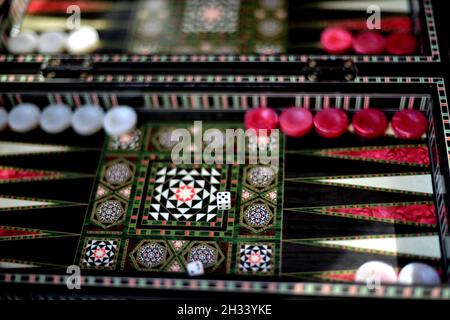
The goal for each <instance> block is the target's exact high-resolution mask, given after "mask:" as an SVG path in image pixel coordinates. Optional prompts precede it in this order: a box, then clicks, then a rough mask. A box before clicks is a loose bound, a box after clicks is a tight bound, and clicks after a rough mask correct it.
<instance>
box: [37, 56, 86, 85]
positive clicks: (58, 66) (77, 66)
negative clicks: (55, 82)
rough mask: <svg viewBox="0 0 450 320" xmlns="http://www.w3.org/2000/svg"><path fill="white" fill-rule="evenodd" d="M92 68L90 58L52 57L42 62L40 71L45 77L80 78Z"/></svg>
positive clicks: (84, 76)
mask: <svg viewBox="0 0 450 320" xmlns="http://www.w3.org/2000/svg"><path fill="white" fill-rule="evenodd" d="M92 68H93V65H92V62H91V59H89V58H88V57H82V58H70V59H67V58H66V59H62V58H53V59H50V60H48V61H47V62H45V63H43V64H42V66H41V73H42V75H43V76H44V77H45V78H46V79H49V80H50V79H77V80H82V79H84V78H86V76H87V75H88V74H89V73H91V71H92Z"/></svg>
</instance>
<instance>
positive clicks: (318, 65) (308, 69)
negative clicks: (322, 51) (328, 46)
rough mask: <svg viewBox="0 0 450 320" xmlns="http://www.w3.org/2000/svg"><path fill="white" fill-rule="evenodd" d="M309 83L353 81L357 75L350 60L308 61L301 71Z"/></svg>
mask: <svg viewBox="0 0 450 320" xmlns="http://www.w3.org/2000/svg"><path fill="white" fill-rule="evenodd" d="M302 73H303V76H304V77H305V79H306V80H309V81H314V82H317V81H353V80H355V78H356V77H357V75H358V70H357V67H356V65H355V62H354V61H353V60H351V59H348V60H343V59H333V60H309V61H308V62H307V64H306V66H305V67H304V68H303V70H302Z"/></svg>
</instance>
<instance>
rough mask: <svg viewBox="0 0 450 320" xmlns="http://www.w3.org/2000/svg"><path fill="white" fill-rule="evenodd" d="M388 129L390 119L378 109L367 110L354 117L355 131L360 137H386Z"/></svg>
mask: <svg viewBox="0 0 450 320" xmlns="http://www.w3.org/2000/svg"><path fill="white" fill-rule="evenodd" d="M387 128H388V119H387V117H386V116H385V115H384V113H383V112H382V111H380V110H377V109H365V110H361V111H359V112H357V113H356V114H355V116H354V117H353V129H354V130H355V133H356V134H357V135H359V136H360V137H363V138H366V139H375V138H379V137H382V136H384V134H385V133H386V130H387Z"/></svg>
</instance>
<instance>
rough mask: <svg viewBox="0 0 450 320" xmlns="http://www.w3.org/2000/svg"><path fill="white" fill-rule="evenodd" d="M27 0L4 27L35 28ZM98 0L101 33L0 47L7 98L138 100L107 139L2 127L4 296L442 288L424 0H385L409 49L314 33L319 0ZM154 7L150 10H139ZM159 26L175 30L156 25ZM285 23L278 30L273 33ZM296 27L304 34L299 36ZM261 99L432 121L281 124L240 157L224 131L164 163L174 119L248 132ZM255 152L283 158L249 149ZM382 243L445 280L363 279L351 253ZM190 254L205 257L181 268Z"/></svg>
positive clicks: (193, 128)
mask: <svg viewBox="0 0 450 320" xmlns="http://www.w3.org/2000/svg"><path fill="white" fill-rule="evenodd" d="M33 2H35V6H33ZM38 2H39V1H37V0H35V1H30V3H28V2H26V1H25V2H22V1H18V2H17V3H10V2H9V1H5V3H7V4H8V6H6V5H3V7H2V8H6V7H7V9H8V10H10V11H8V10H7V12H8V14H7V17H8V18H7V19H6V20H5V21H4V24H3V25H4V26H6V27H5V28H4V29H1V30H2V31H5V32H6V31H7V32H8V33H9V32H11V30H14V26H17V23H21V24H23V25H25V26H27V27H30V28H31V27H34V28H35V31H36V32H42V31H43V30H42V29H39V28H43V26H44V24H42V22H41V23H38V22H39V21H40V20H39V19H38V18H39V14H43V13H42V12H41V11H39V10H41V9H39V8H41V7H39V6H38V5H37V3H38ZM41 2H42V1H41ZM335 2H339V1H335ZM386 2H388V1H386ZM394 2H395V1H394ZM397 2H400V1H397ZM100 3H102V5H103V7H101V6H100V7H98V8H96V9H95V8H94V9H93V7H90V10H92V12H90V13H89V14H88V19H89V21H90V23H92V24H93V25H95V26H96V27H97V28H98V29H99V30H100V38H101V43H102V45H101V46H100V48H98V50H97V51H95V52H92V53H90V54H88V55H67V54H63V55H49V54H41V53H36V52H33V53H29V54H19V55H17V54H15V55H13V54H9V53H8V52H7V48H6V49H4V50H5V52H4V53H2V54H0V63H1V67H3V69H0V105H1V106H4V107H5V109H6V110H12V109H13V108H14V106H16V105H18V104H21V103H33V104H35V105H37V106H38V107H39V108H40V109H43V108H45V107H46V106H47V105H49V104H54V103H58V104H64V105H67V106H69V107H70V108H71V109H72V110H77V109H78V108H80V106H82V105H85V104H95V105H98V106H100V107H102V108H103V109H104V110H106V111H107V110H110V109H112V108H114V107H115V106H119V105H127V106H131V107H133V108H134V109H135V110H136V111H137V113H138V116H139V117H138V119H139V121H138V125H137V126H136V128H135V129H133V131H131V132H129V133H127V134H124V135H121V136H118V137H109V136H107V135H106V134H105V133H104V132H98V133H96V134H95V135H92V136H89V137H84V136H80V135H77V134H76V133H75V132H74V131H73V130H72V129H68V130H66V131H65V132H64V133H61V134H57V135H51V134H47V133H44V132H43V131H42V130H40V129H35V130H33V131H30V132H28V133H17V132H12V131H11V130H8V129H6V130H4V131H2V132H0V283H1V284H2V287H1V288H0V292H1V294H2V296H3V297H5V298H6V299H8V298H11V297H15V296H25V297H27V298H31V299H47V298H60V297H71V298H79V297H85V298H86V297H90V298H96V299H100V298H102V297H105V295H104V294H105V291H104V290H108V293H107V295H108V296H114V297H130V296H140V297H142V296H146V297H148V296H153V295H155V296H157V295H159V294H163V295H164V294H167V292H169V293H170V292H172V291H173V292H177V294H178V295H183V294H182V292H184V291H192V292H194V293H195V294H198V295H201V294H210V293H211V294H213V293H217V294H220V293H259V294H276V295H291V296H316V297H317V296H321V297H346V298H350V297H356V298H361V297H373V298H393V299H449V298H450V288H448V286H447V285H446V282H447V279H448V275H449V264H448V222H447V221H448V220H447V208H448V195H447V192H446V189H448V187H449V186H448V181H449V168H450V167H449V162H448V157H449V154H448V148H449V146H448V141H449V139H450V137H449V134H450V128H449V111H448V99H447V95H446V90H447V87H446V81H447V76H446V75H445V74H443V73H441V72H440V71H437V70H438V69H439V68H440V65H439V63H440V62H445V61H447V57H445V55H443V54H442V52H441V51H439V46H438V41H437V34H436V25H435V20H434V15H433V7H432V3H431V1H428V0H425V1H411V2H409V1H408V3H409V6H408V10H407V12H406V13H405V10H404V8H403V7H401V8H403V9H398V8H397V7H396V9H395V10H394V12H393V13H392V14H390V15H389V19H398V18H399V16H398V14H396V13H398V12H397V11H398V10H400V11H401V14H400V16H402V17H403V18H404V17H405V15H406V16H408V17H411V21H412V25H411V28H412V29H409V31H410V32H412V33H413V34H414V35H416V37H417V41H418V43H419V46H418V47H417V50H416V51H415V52H414V53H412V54H408V55H389V54H386V55H364V54H354V53H352V52H349V53H348V54H345V55H332V54H326V53H324V52H323V50H322V49H321V48H320V44H319V46H317V44H316V45H311V43H312V42H317V41H319V40H320V30H321V29H320V28H319V27H317V24H318V23H319V22H318V19H317V18H315V17H316V16H318V15H320V14H323V13H324V12H328V11H327V10H330V12H332V11H333V10H331V9H326V7H325V9H324V8H321V7H316V6H313V5H312V2H311V1H302V2H299V3H300V4H295V5H294V4H292V2H291V1H248V2H247V1H238V0H236V1H235V0H230V1H225V0H224V1H211V2H209V1H208V3H206V2H205V1H200V0H198V1H197V0H195V1H194V0H187V1H179V2H178V1H156V0H152V1H136V2H134V1H133V2H131V3H132V5H130V7H127V6H126V5H124V4H123V2H121V1H119V2H118V4H117V6H111V4H110V3H109V2H106V1H103V2H102V1H100ZM157 3H164V5H163V6H162V7H159V9H158V10H162V11H164V10H166V11H164V12H166V14H164V12H162V11H161V12H159V11H157V10H156V9H155V8H156V4H157ZM84 5H86V6H87V4H84ZM151 5H153V6H154V7H151ZM146 6H147V7H146ZM205 6H206V7H205ZM149 7H150V8H151V10H150V9H148V8H149ZM30 8H31V9H30ZM106 8H109V9H106ZM143 8H147V9H148V10H149V11H148V12H147V11H145V10H144V9H143ZM168 8H169V9H170V10H167V9H168ZM220 8H221V10H222V9H224V8H225V9H224V10H225V11H224V12H223V11H220V10H219V9H220ZM5 10H6V9H5ZM33 10H34V11H33ZM48 10H50V9H48ZM55 10H56V9H55ZM154 10H156V11H154ZM202 10H203V11H202ZM56 11H58V10H56ZM122 11H123V12H122ZM350 11H351V12H348V11H343V10H342V9H341V11H340V14H337V17H334V19H337V20H338V21H340V23H343V22H342V21H346V25H348V24H349V23H350V22H349V21H351V23H350V25H352V26H354V24H355V23H356V22H355V21H359V20H360V19H361V17H365V16H366V14H365V13H363V14H361V13H360V12H359V11H357V12H353V11H352V10H350ZM105 12H106V13H105ZM295 12H297V13H298V15H294V14H293V13H295ZM333 12H334V11H333ZM25 13H26V14H25ZM139 13H140V14H139ZM156 13H157V16H158V19H159V20H158V19H156V18H155V20H153V19H150V18H149V16H148V15H149V14H150V15H151V14H156ZM169 13H170V14H169ZM200 13H203V15H202V16H198V15H199V14H200ZM225 13H226V14H225ZM249 13H251V14H249ZM308 13H309V14H308ZM45 14H46V15H48V14H49V13H45ZM51 15H52V17H53V18H54V21H55V23H57V20H58V17H57V14H55V13H52V14H51ZM391 15H392V17H391ZM135 18H136V19H135ZM219 18H220V19H225V20H220V21H219V22H220V23H219V22H217V19H219ZM108 19H109V20H108ZM115 19H116V20H115ZM117 19H123V21H124V23H123V24H124V25H126V24H127V23H126V22H127V21H128V22H129V20H130V19H131V20H133V21H134V20H135V22H136V23H135V24H134V25H133V27H131V28H128V29H127V30H126V32H125V31H124V32H117V30H115V29H113V30H111V24H113V23H112V22H111V21H113V22H114V21H117ZM41 20H42V19H41ZM160 20H161V21H160ZM155 21H156V22H155ZM267 21H269V22H270V21H271V23H269V22H267ZM274 21H276V23H275V22H274ZM389 21H391V22H392V20H389ZM394 21H396V20H394ZM159 23H161V25H159ZM330 23H332V22H329V21H328V22H327V23H325V24H326V25H325V26H324V25H323V24H324V22H321V23H319V25H320V26H322V27H326V26H328V25H329V24H330ZM166 24H167V25H175V26H176V28H175V27H174V28H173V29H171V30H168V31H167V32H161V33H158V34H156V33H151V32H156V31H157V30H158V26H160V27H161V26H167V25H166ZM142 25H146V26H142ZM356 25H358V23H356ZM388 25H389V24H388ZM261 26H262V27H261ZM264 26H266V27H264ZM276 26H278V27H280V28H281V29H280V30H282V31H280V34H277V35H276V36H275V35H272V36H271V35H270V32H274V30H273V29H274V28H275V29H276ZM11 28H12V29H11ZM145 28H150V29H151V30H149V29H145ZM266 28H267V29H266ZM354 28H355V30H357V28H356V27H354ZM143 29H145V31H147V33H146V35H143V34H142V30H143ZM311 29H314V30H315V31H314V32H306V31H310V30H311ZM316 29H319V30H316ZM155 30H156V31H155ZM411 30H412V31H411ZM150 31H151V32H150ZM264 32H268V34H269V35H267V34H266V36H264V34H261V33H264ZM301 32H304V34H306V33H307V34H308V37H310V38H311V39H308V37H304V38H301V37H300V38H297V37H295V36H294V35H296V34H300V33H301ZM115 33H116V34H115ZM258 33H259V34H258ZM218 34H219V35H218ZM122 36H123V37H122ZM7 38H8V37H7ZM150 38H151V39H150ZM149 39H150V40H149ZM5 41H7V40H5ZM269 44H270V45H269ZM6 47H7V45H6ZM119 47H120V48H122V49H123V50H122V51H121V50H119V49H118V48H119ZM262 48H263V49H264V50H262ZM261 50H262V51H261ZM265 50H268V51H265ZM111 52H113V53H111ZM348 59H352V63H351V64H350V66H348V65H347V64H345V62H346V61H348ZM311 61H312V62H311ZM323 61H325V63H326V62H329V63H331V64H330V65H327V64H322V63H323ZM330 61H331V62H330ZM341 63H343V64H344V67H342V65H341ZM388 66H390V67H388ZM415 66H417V72H415V71H410V70H411V69H413V68H414V67H415ZM377 68H378V69H377ZM427 68H429V69H430V70H431V71H430V73H429V74H427V73H423V72H422V71H424V70H426V69H427ZM2 70H3V71H2ZM330 70H331V71H332V72H334V73H332V72H331V73H330V74H331V75H329V74H327V72H328V71H330ZM342 70H344V71H342ZM374 70H378V71H374ZM418 71H420V73H421V74H418ZM311 72H312V74H313V77H311ZM348 72H351V75H352V77H351V78H349V77H348V75H349V73H348ZM409 72H411V73H409ZM322 76H323V77H324V78H321V77H322ZM330 77H331V78H330ZM332 77H337V78H332ZM256 107H264V108H271V109H273V110H275V111H276V112H277V113H281V112H282V111H283V110H284V109H286V108H288V107H298V108H305V109H307V110H310V111H311V112H313V113H314V114H315V113H317V112H319V111H321V110H324V109H330V108H336V109H341V110H343V111H344V112H345V113H346V114H347V115H348V117H349V118H350V119H352V117H353V116H354V115H355V113H356V112H358V111H360V110H364V109H368V108H374V109H378V110H381V111H382V112H383V113H384V114H385V115H386V116H387V118H388V119H389V121H390V120H391V119H392V117H393V116H394V114H395V113H396V112H398V111H400V110H417V111H420V112H421V113H422V114H423V115H425V117H426V119H427V121H428V124H427V131H426V134H424V135H423V136H422V137H420V138H418V139H415V140H402V139H399V138H397V137H395V136H394V134H393V131H392V128H391V129H389V130H388V132H387V134H386V135H385V136H384V137H381V138H377V139H369V140H368V139H363V138H360V137H358V136H357V135H356V134H355V132H354V128H353V127H352V126H350V127H349V129H348V132H347V133H345V134H344V135H343V136H342V137H339V138H337V139H326V138H323V137H321V136H319V135H318V134H317V133H316V132H312V133H310V134H309V135H307V136H305V137H302V138H292V137H288V136H286V135H285V134H283V133H280V134H279V135H272V136H269V137H268V139H267V140H265V141H264V143H262V144H261V143H260V141H259V140H258V139H256V140H252V139H248V148H247V149H246V150H245V151H244V152H243V154H242V155H241V156H242V159H244V161H243V162H240V161H238V157H236V159H234V158H233V161H229V162H228V161H224V157H225V148H226V147H228V146H225V145H224V146H220V147H219V149H216V150H219V151H220V152H219V155H218V154H217V153H216V154H214V157H212V156H210V155H208V154H206V153H205V152H204V151H205V148H207V145H206V143H203V144H202V143H201V144H200V149H198V148H197V147H198V145H197V146H194V145H193V146H192V148H191V151H192V159H194V160H195V161H194V163H185V164H175V163H174V161H173V157H172V150H173V147H174V143H173V141H171V139H170V137H171V135H172V133H173V132H174V130H177V129H183V130H184V131H185V132H188V133H190V135H191V136H192V137H194V136H196V135H198V136H200V137H203V134H204V133H205V132H206V131H207V130H208V129H217V130H219V131H220V132H225V131H226V130H227V129H229V130H231V129H233V130H243V129H245V126H244V118H245V115H246V113H247V112H248V111H249V110H251V109H253V108H256ZM198 122H200V125H201V127H199V123H198ZM236 148H237V146H232V149H233V150H234V149H236ZM255 151H256V152H260V153H261V152H267V153H268V154H270V155H273V158H272V160H274V161H273V162H271V163H270V164H268V163H261V162H258V161H256V162H254V161H252V160H254V159H252V157H251V155H252V154H253V152H255ZM275 160H276V161H275ZM225 191H226V192H230V196H231V207H230V208H228V209H225V210H222V209H220V208H219V206H218V204H217V197H218V193H219V192H225ZM374 260H375V261H382V262H385V263H388V264H390V265H391V266H393V267H394V269H395V271H396V272H399V271H400V270H401V269H402V268H403V267H404V266H405V265H407V264H409V263H412V262H421V263H426V264H428V265H429V266H432V267H433V268H435V269H436V270H437V271H438V273H439V275H440V277H441V280H442V285H441V286H420V285H411V286H404V285H397V284H392V285H381V286H377V287H376V288H371V287H368V286H367V285H365V284H361V283H356V282H355V274H356V272H357V269H358V268H359V267H360V266H361V265H362V264H364V263H365V262H368V261H374ZM195 261H200V262H201V263H202V265H203V267H204V271H205V272H204V275H201V276H198V277H192V276H190V275H189V274H188V269H187V266H188V264H189V263H191V262H195ZM73 270H79V272H80V276H81V277H80V278H79V284H80V285H81V288H82V289H81V290H71V284H73V283H72V282H71V281H72V280H73V278H72V277H71V275H72V272H73ZM72 289H73V288H72Z"/></svg>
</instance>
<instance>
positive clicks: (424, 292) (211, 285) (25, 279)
mask: <svg viewBox="0 0 450 320" xmlns="http://www.w3.org/2000/svg"><path fill="white" fill-rule="evenodd" d="M69 277H70V276H66V275H64V276H61V275H46V274H32V275H27V274H20V273H4V274H0V283H9V284H22V285H23V284H28V285H34V284H39V285H49V286H66V284H67V281H68V280H69V281H70V278H69ZM80 284H81V287H82V288H83V287H96V288H99V287H100V288H116V289H141V290H170V291H173V290H180V291H200V292H228V293H250V294H282V295H292V296H319V297H344V298H381V299H423V300H436V299H442V300H450V286H442V287H424V286H413V287H402V286H393V285H392V286H381V287H380V288H379V289H376V290H370V289H368V288H367V286H365V285H358V284H345V283H344V284H336V283H333V284H321V283H312V282H267V281H235V280H228V281H221V280H195V279H187V280H186V279H168V278H160V279H156V278H131V277H102V276H81V279H80Z"/></svg>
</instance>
